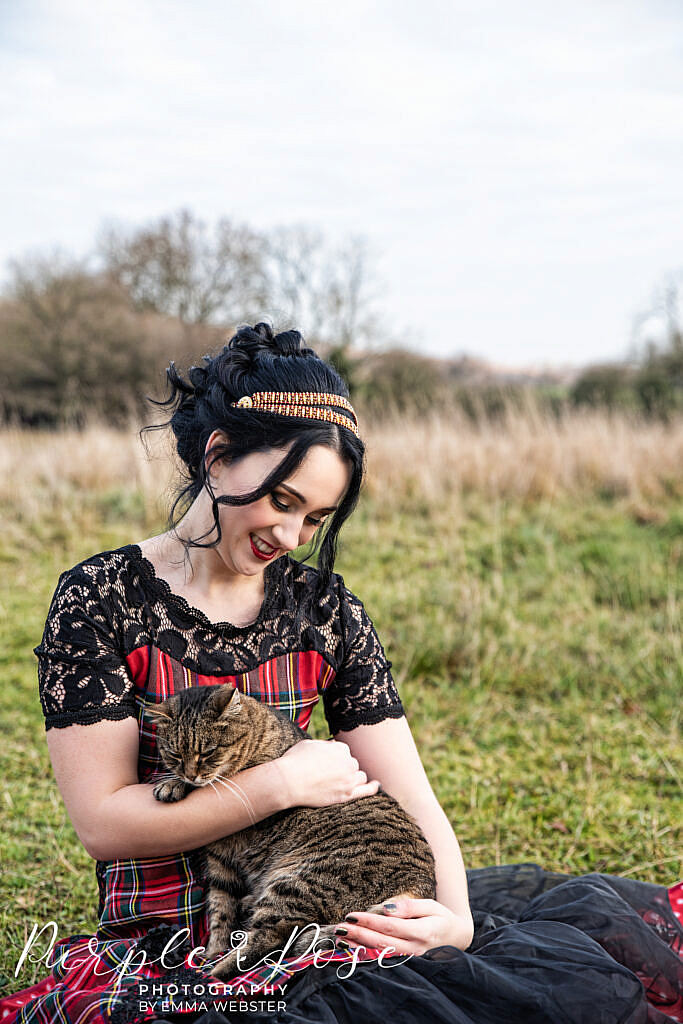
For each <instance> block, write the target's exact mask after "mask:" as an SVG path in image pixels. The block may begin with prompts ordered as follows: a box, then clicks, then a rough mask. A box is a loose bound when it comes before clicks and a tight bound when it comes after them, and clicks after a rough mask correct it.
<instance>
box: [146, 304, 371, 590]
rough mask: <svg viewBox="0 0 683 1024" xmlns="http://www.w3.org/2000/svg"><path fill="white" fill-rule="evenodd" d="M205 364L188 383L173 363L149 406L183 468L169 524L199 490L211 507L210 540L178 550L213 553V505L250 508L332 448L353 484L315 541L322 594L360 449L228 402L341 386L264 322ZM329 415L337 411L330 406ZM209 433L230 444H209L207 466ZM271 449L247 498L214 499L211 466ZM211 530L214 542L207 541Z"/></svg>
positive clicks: (333, 430)
mask: <svg viewBox="0 0 683 1024" xmlns="http://www.w3.org/2000/svg"><path fill="white" fill-rule="evenodd" d="M203 364H204V365H203V366H192V367H191V368H190V370H189V371H188V373H187V378H188V379H187V380H186V379H185V378H183V376H182V375H181V374H180V373H179V372H178V370H177V368H176V366H175V364H174V363H173V362H172V363H171V364H170V366H169V367H168V369H167V370H166V377H167V380H168V383H169V385H170V388H171V393H170V395H169V397H168V398H167V399H165V400H163V401H156V400H154V399H151V401H152V402H154V404H155V405H159V406H162V407H164V408H168V409H170V410H172V412H171V417H170V419H169V420H167V421H166V422H165V423H163V424H159V426H160V427H161V426H167V425H168V424H170V426H171V429H172V430H173V433H174V435H175V438H176V447H177V450H178V455H179V456H180V458H181V460H182V462H183V464H184V466H185V469H186V479H185V481H184V483H183V484H182V485H181V487H180V489H179V491H178V493H177V495H176V498H175V500H174V503H173V507H172V509H171V513H170V517H169V523H170V525H171V526H176V525H177V524H178V522H179V520H180V518H182V515H184V514H185V512H186V511H187V509H188V508H189V506H190V505H191V504H192V502H193V501H194V499H195V498H196V497H197V495H198V494H199V493H200V492H201V491H202V489H205V490H206V491H207V492H208V494H209V495H210V497H211V501H212V508H213V517H214V528H213V529H212V530H211V531H210V532H209V533H208V534H204V535H202V536H201V537H197V538H194V539H186V540H184V541H183V543H184V544H185V546H186V549H189V548H191V547H201V548H211V547H215V546H216V545H217V544H219V543H220V540H221V527H220V520H219V515H218V513H219V505H221V504H225V505H248V504H250V503H251V502H253V501H258V500H259V499H260V498H263V497H264V496H265V495H267V494H269V493H270V492H271V491H272V490H273V489H274V488H275V487H276V486H277V485H278V484H279V483H281V482H282V481H283V480H285V479H287V477H289V476H291V474H292V473H294V472H295V471H296V470H297V469H298V468H299V466H300V465H301V463H302V462H303V461H304V458H305V457H306V454H307V452H308V450H309V449H310V448H312V447H313V445H323V446H324V447H326V448H331V449H333V450H334V451H336V452H337V453H338V454H339V456H340V457H341V458H342V459H343V460H344V461H345V462H347V463H348V464H349V465H350V467H351V479H350V482H349V486H348V489H347V492H346V494H345V495H344V498H343V499H342V501H341V503H340V505H339V507H338V508H337V510H336V511H335V512H334V514H333V515H332V516H331V517H330V519H329V520H328V522H327V524H326V525H325V527H323V528H322V529H321V530H319V531H318V532H317V534H316V537H315V546H314V550H316V549H317V550H318V568H319V570H320V587H319V592H322V591H323V590H324V588H325V587H326V586H327V584H328V582H329V578H330V573H331V572H332V569H333V568H334V561H335V557H336V553H337V542H338V537H339V531H340V529H341V527H342V525H343V524H344V522H345V521H346V519H348V517H349V515H350V514H351V512H352V511H353V509H354V508H355V506H356V504H357V502H358V495H359V492H360V487H361V483H362V480H363V473H364V465H365V446H364V444H363V442H362V441H361V440H360V439H359V438H358V437H357V436H356V435H355V434H354V433H353V431H352V430H350V429H348V430H347V429H345V428H344V427H343V426H337V425H336V424H335V423H326V422H323V421H319V420H314V419H304V418H302V417H289V416H282V415H280V414H278V413H267V412H261V411H255V410H251V409H245V408H239V409H238V408H234V407H233V406H232V403H233V402H236V401H238V400H239V399H240V398H242V397H244V396H245V395H252V394H254V393H255V392H257V391H309V392H318V393H319V394H333V395H340V396H342V397H344V398H348V395H349V392H348V388H347V387H346V384H345V383H344V381H343V380H342V378H341V377H340V376H339V374H338V373H337V371H336V370H335V369H334V368H333V367H332V366H330V365H329V364H328V363H326V362H324V361H323V360H322V359H320V357H319V356H318V355H317V354H316V353H315V352H314V351H313V349H310V348H307V347H306V346H305V344H304V340H303V338H302V336H301V334H299V332H298V331H284V332H282V333H281V334H273V331H272V328H271V327H270V326H269V325H268V324H265V323H259V324H256V325H255V326H254V327H246V326H245V327H240V328H239V330H238V331H237V333H236V334H235V336H234V337H233V338H231V339H230V341H229V342H228V344H227V345H225V347H224V348H223V349H222V351H220V352H219V353H218V354H217V355H215V356H204V359H203ZM322 404H324V403H321V405H322ZM335 411H338V410H337V409H336V407H335ZM349 422H351V421H349ZM147 429H150V428H147ZM214 430H220V431H221V432H222V433H224V434H225V436H226V438H227V439H228V440H227V443H226V444H221V445H214V446H213V447H212V448H211V458H210V460H207V459H206V458H205V452H206V444H207V441H208V439H209V437H210V436H211V434H212V433H213V432H214ZM272 448H280V449H288V450H287V453H286V455H285V456H284V458H283V459H282V460H281V462H280V463H279V464H278V465H277V466H276V467H275V469H274V470H273V471H272V472H271V473H270V474H269V475H268V476H267V477H266V478H265V479H264V480H263V481H262V483H261V484H259V486H258V487H257V488H256V489H255V490H253V491H251V492H250V493H249V494H245V495H239V496H237V495H221V496H219V497H216V495H215V494H214V492H213V488H212V486H211V481H210V479H209V474H208V471H209V469H210V468H211V466H212V465H213V463H214V462H216V461H219V460H221V459H224V460H226V461H227V462H230V463H234V462H238V461H239V460H240V459H242V458H244V457H245V456H246V455H250V454H251V453H252V452H263V451H267V450H269V449H272ZM207 462H208V465H207ZM214 531H215V533H216V536H215V538H213V539H211V537H212V535H213V533H214ZM207 538H208V539H207Z"/></svg>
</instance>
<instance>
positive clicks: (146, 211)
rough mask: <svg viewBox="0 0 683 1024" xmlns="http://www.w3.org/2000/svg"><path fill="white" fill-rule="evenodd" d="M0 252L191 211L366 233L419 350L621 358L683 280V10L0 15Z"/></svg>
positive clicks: (68, 9) (466, 5) (210, 1)
mask: <svg viewBox="0 0 683 1024" xmlns="http://www.w3.org/2000/svg"><path fill="white" fill-rule="evenodd" d="M0 67H1V68H2V72H1V74H2V89H1V90H0V97H1V98H0V106H1V109H2V136H3V139H2V141H3V154H4V155H3V159H2V171H1V172H0V174H1V179H2V180H1V184H2V192H1V199H0V202H1V204H2V205H1V209H2V232H1V233H0V260H2V263H3V266H5V265H6V261H7V259H8V258H10V257H23V256H25V255H27V254H28V253H31V252H46V251H49V250H50V249H51V248H53V247H54V246H56V245H60V246H62V247H63V248H65V249H66V250H68V251H70V252H73V253H74V254H84V253H86V252H87V251H88V250H89V249H90V248H91V247H92V245H93V243H94V239H95V237H96V234H97V231H98V229H99V227H100V226H101V225H102V223H103V222H104V221H105V220H108V221H111V220H114V221H118V222H120V223H122V224H124V225H130V226H137V225H140V224H143V223H145V222H147V221H149V220H152V219H154V218H156V217H158V216H160V215H162V214H164V213H169V212H172V211H175V210H177V209H179V208H180V207H189V208H191V209H192V210H193V211H194V212H195V213H197V214H198V215H200V216H202V217H204V218H206V219H207V220H209V221H211V220H214V219H215V218H217V217H219V216H221V215H226V216H228V217H230V218H233V219H235V220H236V221H239V222H247V223H249V224H251V225H253V226H254V227H258V228H264V229H268V228H270V227H273V226H275V225H281V224H292V223H294V222H304V223H307V224H311V225H314V226H317V227H319V228H320V229H321V230H322V231H323V232H325V233H326V234H327V235H328V236H329V237H330V239H336V238H342V237H344V236H345V235H347V234H350V233H353V234H361V235H365V236H366V237H367V239H368V240H369V242H370V243H371V246H372V248H373V250H374V252H375V254H376V263H377V269H378V274H379V277H380V279H381V281H382V285H383V287H382V294H381V298H380V301H379V306H380V309H381V311H382V315H383V319H384V325H385V327H386V329H387V331H391V332H392V333H393V334H394V335H395V336H396V337H397V338H399V339H400V340H402V341H403V342H404V343H406V344H408V345H410V346H411V347H414V348H416V349H420V350H422V351H425V352H430V353H434V354H442V355H454V354H456V353H460V352H469V353H471V354H474V355H478V356H482V357H484V358H488V359H491V360H494V361H496V362H498V363H505V364H516V365H522V364H523V365H529V364H532V363H533V364H570V363H571V364H576V363H584V362H588V361H596V360H601V359H609V358H616V357H619V356H621V355H624V354H625V353H626V351H627V350H628V347H629V344H630V342H631V338H632V328H633V322H634V318H635V317H636V316H637V315H638V314H639V313H642V312H643V310H645V309H647V308H648V307H649V306H650V304H651V302H652V300H653V296H654V295H655V293H656V292H657V289H658V288H659V287H660V286H661V285H662V283H663V282H664V281H665V279H666V277H667V275H669V274H675V273H680V272H681V270H683V204H682V202H681V193H682V191H683V130H682V129H683V3H681V2H680V0H642V2H641V0H616V2H610V0H574V2H573V3H571V4H567V3H560V2H559V0H516V2H509V3H505V2H503V0H496V2H495V3H493V2H491V0H476V2H474V0H470V2H465V0H450V2H448V0H391V2H389V0H387V2H382V0H379V2H378V0H368V2H362V0H344V3H343V4H336V5H334V6H333V5H330V4H327V3H323V2H321V0H318V2H313V0H280V2H277V3H276V2H271V0H250V2H249V3H243V2H241V3H236V2H233V0H192V2H191V3H188V2H186V0H177V2H176V0H166V2H162V0H96V2H95V3H93V2H91V0H0Z"/></svg>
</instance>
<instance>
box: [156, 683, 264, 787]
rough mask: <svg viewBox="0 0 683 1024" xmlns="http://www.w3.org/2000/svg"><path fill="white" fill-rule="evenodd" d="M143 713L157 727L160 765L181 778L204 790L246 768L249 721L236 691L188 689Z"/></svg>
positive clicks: (228, 687) (214, 687) (227, 687)
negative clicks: (245, 748) (244, 766)
mask: <svg viewBox="0 0 683 1024" xmlns="http://www.w3.org/2000/svg"><path fill="white" fill-rule="evenodd" d="M247 700H248V698H247ZM145 713H146V714H147V715H148V716H149V717H150V718H151V720H152V721H153V722H154V724H155V725H156V734H157V745H158V748H159V754H160V755H161V759H162V761H163V762H164V764H165V765H166V767H167V768H169V769H170V770H171V771H172V772H173V774H174V775H176V776H177V777H178V778H179V779H183V780H184V781H185V782H189V783H190V784H191V785H193V786H206V785H208V784H209V783H211V782H213V781H215V779H216V778H217V777H227V776H230V775H234V774H235V772H237V771H239V770H240V769H241V768H242V766H243V761H244V758H243V756H242V755H243V748H244V747H245V746H246V742H245V741H246V738H247V734H248V731H249V722H248V718H249V716H248V715H245V714H244V712H243V703H242V700H241V698H240V693H239V690H237V689H236V688H235V687H233V686H230V685H228V684H227V683H226V684H223V685H221V686H193V687H189V688H188V689H186V690H182V691H181V692H180V693H178V694H176V695H175V696H173V697H169V698H168V699H167V700H165V701H163V702H162V703H161V704H155V705H153V706H152V707H149V708H147V709H146V711H145Z"/></svg>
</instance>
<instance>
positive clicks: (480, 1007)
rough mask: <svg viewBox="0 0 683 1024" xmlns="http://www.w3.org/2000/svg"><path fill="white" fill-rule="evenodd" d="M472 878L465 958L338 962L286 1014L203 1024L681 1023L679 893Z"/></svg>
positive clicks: (292, 992) (303, 984) (520, 876)
mask: <svg viewBox="0 0 683 1024" xmlns="http://www.w3.org/2000/svg"><path fill="white" fill-rule="evenodd" d="M468 879H469V888H470V902H471V905H472V908H473V912H474V916H475V937H474V941H473V943H472V945H471V946H470V948H469V949H468V950H467V952H461V951H459V950H456V949H454V948H452V947H450V946H446V947H441V948H439V949H433V950H430V951H429V952H428V953H426V954H425V955H424V956H420V957H413V958H412V959H411V960H408V961H405V962H399V961H393V962H392V961H388V963H390V964H391V963H394V964H395V966H393V967H392V968H391V969H387V967H386V966H384V967H380V966H379V965H378V964H377V963H374V962H367V963H360V964H359V965H358V966H357V968H356V970H355V971H354V973H353V974H352V975H351V977H348V978H339V977H338V976H337V965H335V964H329V965H328V966H326V967H323V968H321V969H307V970H306V971H303V972H302V973H301V975H300V976H298V977H295V978H294V979H293V981H292V983H291V984H290V986H289V987H288V990H287V993H286V1008H281V1009H279V1010H275V1011H274V1012H271V1011H269V1010H266V1011H265V1012H261V1011H259V1010H258V1009H257V1010H256V1011H254V1010H253V1009H251V1010H249V1009H246V1010H245V1011H244V1012H239V1011H238V1012H237V1013H234V1014H233V1013H230V1014H229V1015H228V1016H226V1015H225V1014H224V1013H222V1012H221V1011H219V1010H217V1009H215V1008H213V1009H210V1010H208V1011H207V1012H203V1013H202V1014H201V1016H198V1017H197V1018H195V1021H196V1024H227V1022H233V1021H242V1020H251V1021H262V1022H264V1024H265V1022H266V1021H268V1022H272V1024H275V1022H278V1024H341V1022H344V1024H347V1022H348V1024H375V1022H377V1024H380V1022H381V1024H386V1022H390V1024H415V1022H421V1021H430V1022H431V1021H433V1022H435V1024H441V1022H443V1024H447V1022H448V1024H454V1022H457V1024H503V1022H509V1024H517V1022H519V1024H541V1022H543V1024H645V1022H651V1024H655V1022H665V1021H671V1020H683V959H682V955H683V929H682V927H681V922H680V919H679V918H678V916H677V912H676V910H677V908H676V906H675V904H676V903H678V899H677V898H675V896H676V895H678V897H679V898H680V902H681V906H682V907H683V889H682V888H681V887H679V888H678V889H674V890H667V889H666V888H664V887H662V886H657V885H650V884H647V883H643V882H636V881H632V880H630V879H624V878H619V877H614V876H611V875H600V874H592V875H584V876H582V877H579V878H571V877H568V876H566V875H560V874H555V873H552V872H546V871H543V870H541V869H540V868H539V867H537V866H536V865H533V864H523V865H512V866H503V867H493V868H483V869H480V870H475V871H470V872H468ZM672 900H673V904H674V905H672ZM147 1019H148V1020H149V1018H147ZM156 1019H157V1020H166V1021H169V1020H172V1019H173V1018H172V1017H164V1016H161V1017H157V1018H156ZM183 1019H184V1020H185V1021H186V1020H187V1017H184V1018H183ZM126 1024H129V1021H127V1022H126Z"/></svg>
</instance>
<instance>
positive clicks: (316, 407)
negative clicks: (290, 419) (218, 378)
mask: <svg viewBox="0 0 683 1024" xmlns="http://www.w3.org/2000/svg"><path fill="white" fill-rule="evenodd" d="M230 404H231V405H232V406H233V407H234V408H236V409H251V410H252V411H253V412H274V413H277V414H278V415H279V416H301V417H303V418H304V419H308V420H324V422H325V423H335V424H336V425H337V426H338V427H347V429H348V430H352V431H353V433H354V434H355V435H356V437H359V436H360V435H359V433H358V417H357V416H356V414H355V412H354V411H353V406H352V405H351V403H350V402H349V400H348V399H347V398H343V397H342V396H341V395H327V394H321V393H320V392H319V391H256V392H254V394H253V395H245V396H244V398H240V399H239V401H237V402H231V403H230ZM327 405H334V406H337V408H339V409H345V410H346V412H347V414H348V415H346V416H345V415H344V413H341V412H336V411H335V410H334V409H327V408H320V406H327Z"/></svg>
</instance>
